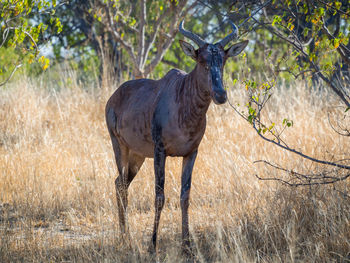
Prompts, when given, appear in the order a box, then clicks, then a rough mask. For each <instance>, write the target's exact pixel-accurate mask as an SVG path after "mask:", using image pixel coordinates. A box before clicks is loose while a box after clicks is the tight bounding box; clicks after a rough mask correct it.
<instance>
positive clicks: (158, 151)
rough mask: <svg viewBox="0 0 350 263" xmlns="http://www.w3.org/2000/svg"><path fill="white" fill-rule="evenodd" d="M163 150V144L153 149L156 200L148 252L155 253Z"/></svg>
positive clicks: (162, 202)
mask: <svg viewBox="0 0 350 263" xmlns="http://www.w3.org/2000/svg"><path fill="white" fill-rule="evenodd" d="M165 159H166V155H165V149H164V146H163V143H161V142H159V143H156V145H155V149H154V174H155V192H156V198H155V202H154V206H155V217H154V227H153V234H152V244H151V247H150V252H154V251H156V246H157V231H158V226H159V220H160V214H161V212H162V209H163V206H164V201H165V197H164V181H165V174H164V170H165Z"/></svg>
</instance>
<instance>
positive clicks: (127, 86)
mask: <svg viewBox="0 0 350 263" xmlns="http://www.w3.org/2000/svg"><path fill="white" fill-rule="evenodd" d="M231 25H232V27H233V32H232V33H231V34H230V35H228V36H226V37H225V38H224V39H222V40H221V41H220V42H218V43H216V44H208V43H206V42H205V41H204V40H203V39H201V38H200V37H199V36H197V35H196V34H194V33H192V32H190V31H187V30H185V29H184V28H183V21H182V22H181V23H180V26H179V31H180V33H182V34H183V35H184V36H185V37H187V38H189V39H191V40H193V41H194V42H195V43H196V44H197V45H198V46H199V48H198V49H194V48H193V46H192V45H190V44H189V43H187V42H185V41H181V40H180V44H181V47H182V49H183V51H184V52H185V54H186V55H188V56H190V57H192V58H193V59H194V60H195V61H196V62H197V64H196V67H195V68H194V69H193V70H192V72H191V73H189V74H187V73H185V72H183V71H181V70H178V69H172V70H170V71H169V72H168V73H167V74H166V75H165V76H164V77H163V78H162V79H160V80H151V79H138V80H131V81H127V82H125V83H124V84H122V85H121V86H120V87H119V88H118V89H117V90H116V91H115V92H114V94H113V95H112V96H111V98H110V99H109V100H108V102H107V105H106V121H107V127H108V131H109V134H110V137H111V140H112V144H113V150H114V154H115V159H116V162H117V166H118V171H119V176H118V178H117V179H116V180H115V187H116V195H117V204H118V213H119V224H120V228H121V231H122V232H123V233H125V231H126V208H127V205H128V197H127V196H128V194H127V191H128V187H129V185H130V183H131V181H132V180H133V179H134V177H135V176H136V174H137V172H138V170H139V169H140V167H141V165H142V163H143V162H144V160H145V158H146V157H150V158H154V172H155V194H156V196H155V218H154V228H153V235H152V244H151V248H152V249H154V250H155V248H156V242H157V230H158V225H159V219H160V214H161V211H162V208H163V205H164V200H165V198H164V180H165V175H164V166H165V159H166V157H167V156H182V157H183V162H182V176H181V196H180V204H181V210H182V239H183V246H184V248H185V249H189V248H190V246H189V245H190V243H189V231H188V206H189V196H190V188H191V176H192V169H193V165H194V162H195V159H196V156H197V151H198V146H199V143H200V142H201V140H202V137H203V135H204V131H205V127H206V113H207V110H208V107H209V104H210V102H211V100H213V101H214V102H215V103H216V104H222V103H225V102H226V100H227V95H226V91H225V89H224V86H223V82H222V75H223V68H224V65H225V62H226V60H227V58H229V57H233V56H236V55H238V54H239V53H240V52H241V51H242V50H243V49H244V48H245V47H246V46H247V44H248V41H243V42H240V43H237V44H235V45H233V46H231V47H230V48H228V49H226V50H225V49H224V47H225V46H226V45H227V44H228V43H229V42H230V41H231V40H233V39H235V38H236V37H237V31H238V29H237V27H236V26H235V25H234V24H233V23H231Z"/></svg>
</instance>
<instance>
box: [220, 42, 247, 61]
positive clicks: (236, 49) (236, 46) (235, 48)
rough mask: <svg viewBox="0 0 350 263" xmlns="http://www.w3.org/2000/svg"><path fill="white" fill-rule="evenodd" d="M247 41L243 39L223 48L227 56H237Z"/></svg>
mask: <svg viewBox="0 0 350 263" xmlns="http://www.w3.org/2000/svg"><path fill="white" fill-rule="evenodd" d="M248 43H249V41H248V40H245V41H242V42H239V43H237V44H234V45H233V46H231V47H230V48H228V49H226V50H225V53H226V56H228V57H234V56H237V55H238V54H239V53H241V52H242V51H243V49H244V48H245V47H246V46H247V45H248Z"/></svg>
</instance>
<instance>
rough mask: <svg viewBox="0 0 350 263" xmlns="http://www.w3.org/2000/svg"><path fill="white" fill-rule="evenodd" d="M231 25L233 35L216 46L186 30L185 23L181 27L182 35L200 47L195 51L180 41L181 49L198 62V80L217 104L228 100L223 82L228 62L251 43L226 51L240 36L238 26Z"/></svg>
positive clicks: (243, 43)
mask: <svg viewBox="0 0 350 263" xmlns="http://www.w3.org/2000/svg"><path fill="white" fill-rule="evenodd" d="M230 23H231V26H232V33H231V34H229V35H228V36H226V37H225V38H223V39H222V40H221V41H219V42H217V43H215V44H209V43H207V42H205V41H204V40H203V39H202V38H201V37H199V36H198V35H196V34H194V33H192V32H190V31H188V30H186V29H184V27H183V21H182V22H181V23H180V26H179V31H180V33H181V34H183V35H184V36H185V37H187V38H189V39H191V40H192V41H193V42H195V43H196V44H197V45H198V46H199V48H198V49H195V48H194V47H193V46H192V45H191V44H189V43H187V42H185V41H182V40H180V45H181V48H182V50H183V51H184V52H185V54H186V55H187V56H190V57H191V58H193V59H194V60H195V61H196V62H197V73H198V74H199V76H198V78H199V80H200V81H201V82H202V83H201V85H202V86H204V87H205V89H206V92H208V93H209V94H210V96H211V98H212V100H213V101H214V102H215V104H223V103H225V102H226V100H227V94H226V90H225V89H224V85H223V81H222V77H223V69H224V66H225V63H226V60H227V59H228V58H229V57H234V56H237V55H238V54H239V53H241V52H242V51H243V49H244V48H245V47H246V46H247V44H248V42H249V41H248V40H246V41H242V42H239V43H237V44H234V45H232V46H231V47H229V48H228V49H225V46H226V45H227V44H228V43H229V42H230V41H231V40H234V39H237V36H238V29H237V27H236V25H235V24H234V23H232V22H231V21H230Z"/></svg>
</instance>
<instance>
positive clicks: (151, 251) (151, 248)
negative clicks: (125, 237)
mask: <svg viewBox="0 0 350 263" xmlns="http://www.w3.org/2000/svg"><path fill="white" fill-rule="evenodd" d="M156 251H157V250H156V246H155V245H154V244H153V242H151V243H150V244H149V246H148V253H149V254H151V255H153V254H155V253H156Z"/></svg>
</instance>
